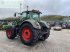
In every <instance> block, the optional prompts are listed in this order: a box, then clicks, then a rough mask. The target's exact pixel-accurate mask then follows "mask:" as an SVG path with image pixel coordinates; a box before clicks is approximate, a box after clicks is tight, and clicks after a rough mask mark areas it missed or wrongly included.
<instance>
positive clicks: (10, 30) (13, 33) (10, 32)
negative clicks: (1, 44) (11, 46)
mask: <svg viewBox="0 0 70 52" xmlns="http://www.w3.org/2000/svg"><path fill="white" fill-rule="evenodd" d="M6 36H7V38H8V39H14V38H15V37H16V30H15V29H14V28H12V27H8V28H7V29H6Z"/></svg>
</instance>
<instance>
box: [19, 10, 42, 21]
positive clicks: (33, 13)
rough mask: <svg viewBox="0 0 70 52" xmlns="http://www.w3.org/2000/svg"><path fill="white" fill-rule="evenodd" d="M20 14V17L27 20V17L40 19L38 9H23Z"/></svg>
mask: <svg viewBox="0 0 70 52" xmlns="http://www.w3.org/2000/svg"><path fill="white" fill-rule="evenodd" d="M18 14H20V16H19V17H20V18H21V19H24V20H27V19H34V20H40V14H41V12H40V11H39V10H32V11H24V12H22V13H18Z"/></svg>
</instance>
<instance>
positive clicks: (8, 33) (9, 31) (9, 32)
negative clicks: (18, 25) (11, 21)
mask: <svg viewBox="0 0 70 52" xmlns="http://www.w3.org/2000/svg"><path fill="white" fill-rule="evenodd" d="M6 32H7V35H8V37H9V38H10V36H11V30H9V29H7V30H6Z"/></svg>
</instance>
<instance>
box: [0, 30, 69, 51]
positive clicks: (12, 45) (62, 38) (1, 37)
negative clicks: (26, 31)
mask: <svg viewBox="0 0 70 52" xmlns="http://www.w3.org/2000/svg"><path fill="white" fill-rule="evenodd" d="M0 52H70V30H69V29H68V30H67V29H64V30H62V31H54V30H51V35H50V36H49V38H48V39H47V40H46V41H44V42H39V43H37V44H36V45H34V46H31V47H28V46H26V45H24V44H22V43H21V41H20V39H19V38H16V39H14V40H9V39H7V37H6V33H5V31H0Z"/></svg>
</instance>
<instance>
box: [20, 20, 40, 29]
mask: <svg viewBox="0 0 70 52" xmlns="http://www.w3.org/2000/svg"><path fill="white" fill-rule="evenodd" d="M24 23H30V24H31V25H32V26H33V27H34V28H36V29H41V26H40V24H39V23H38V22H37V21H35V20H33V19H32V20H31V19H29V20H25V21H24V22H22V24H21V26H22V25H23V24H24Z"/></svg>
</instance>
